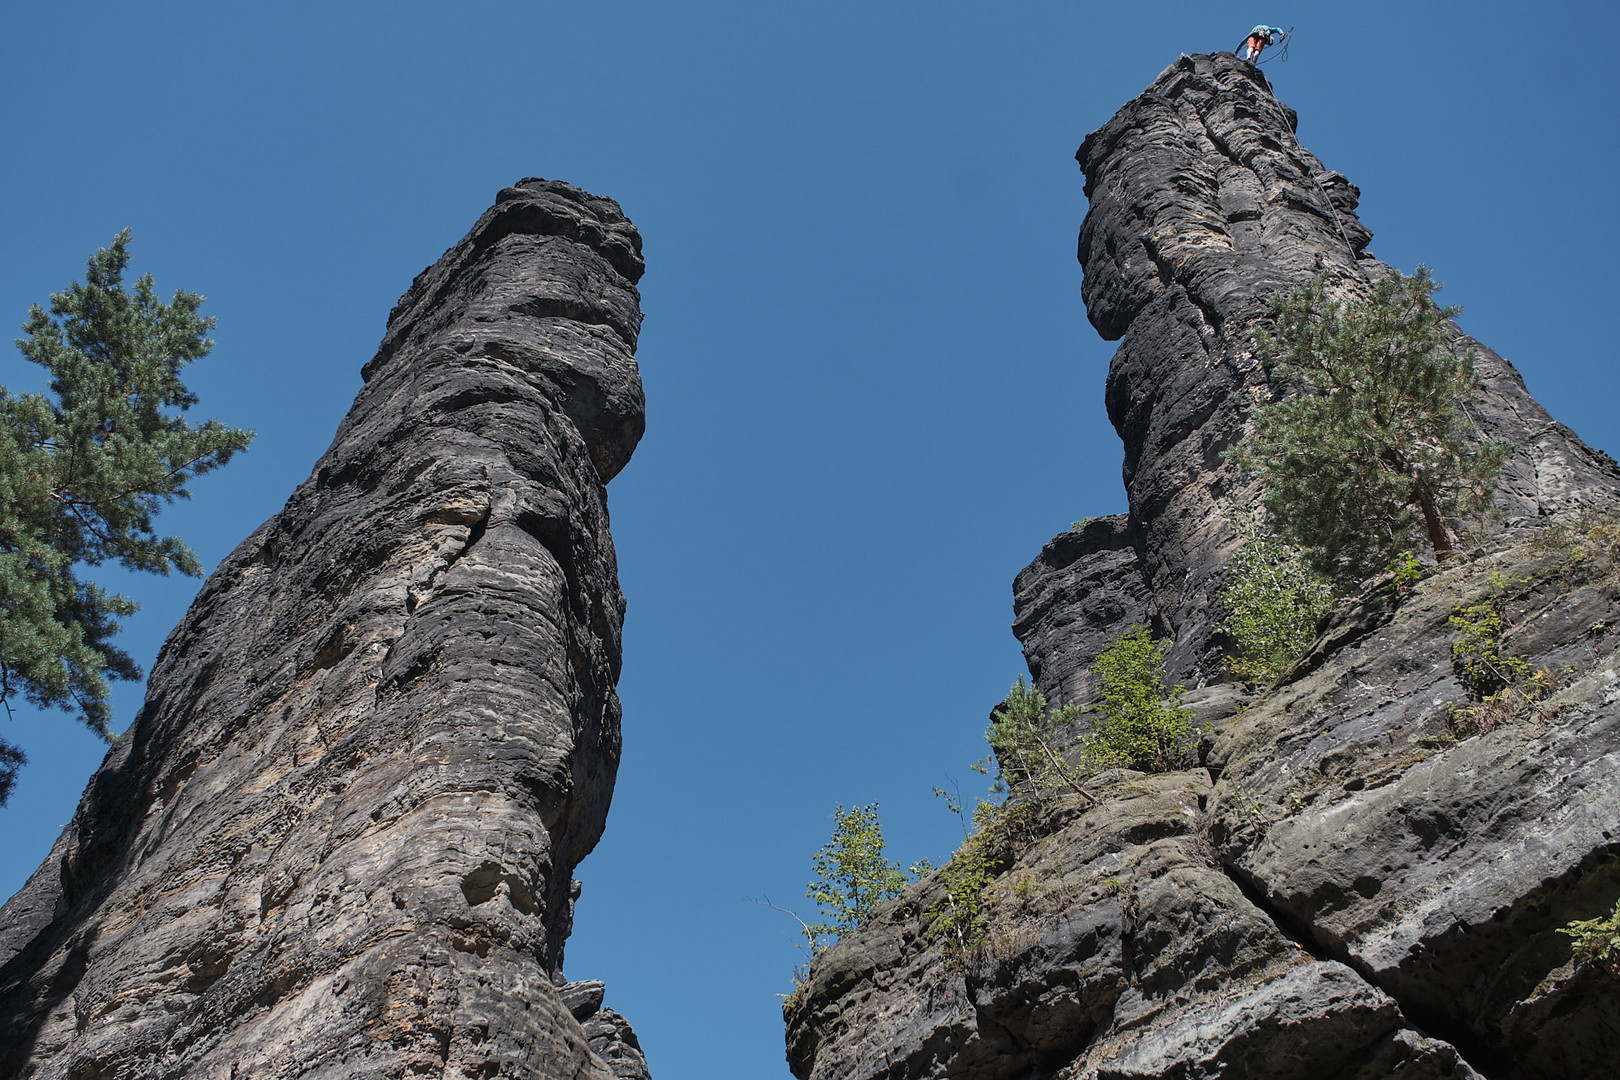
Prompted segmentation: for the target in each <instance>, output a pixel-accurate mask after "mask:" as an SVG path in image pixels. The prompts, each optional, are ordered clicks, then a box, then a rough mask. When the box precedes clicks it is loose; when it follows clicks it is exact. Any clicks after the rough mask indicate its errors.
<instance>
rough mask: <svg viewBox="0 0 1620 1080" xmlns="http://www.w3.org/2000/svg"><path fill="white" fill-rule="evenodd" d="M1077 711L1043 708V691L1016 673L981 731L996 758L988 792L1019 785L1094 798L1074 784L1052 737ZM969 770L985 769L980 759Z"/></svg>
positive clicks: (1075, 707) (1069, 707)
mask: <svg viewBox="0 0 1620 1080" xmlns="http://www.w3.org/2000/svg"><path fill="white" fill-rule="evenodd" d="M1083 712H1084V710H1083V709H1082V708H1081V707H1080V706H1079V705H1075V704H1069V705H1065V706H1063V707H1062V708H1061V709H1056V710H1054V709H1049V708H1047V705H1046V695H1045V694H1043V693H1041V692H1040V691H1039V690H1037V689H1035V687H1033V686H1030V685H1029V684H1028V683H1027V682H1025V681H1024V677H1023V676H1022V675H1020V676H1019V677H1018V680H1017V681H1016V682H1014V683H1013V685H1012V689H1011V690H1009V691H1007V697H1006V698H1005V700H1003V701H1002V703H1001V704H1000V705H998V706H997V707H996V709H995V711H994V712H992V713H991V714H990V727H989V728H988V729H986V731H985V733H984V738H985V741H986V742H988V743H989V744H990V749H991V750H992V751H993V752H994V754H995V761H996V775H995V778H994V780H993V782H992V785H991V791H993V792H998V793H1000V792H1006V793H1007V794H1009V795H1010V794H1012V793H1013V792H1014V791H1015V790H1018V789H1020V788H1022V789H1024V790H1025V791H1027V792H1028V793H1029V794H1034V795H1044V794H1048V793H1050V792H1052V791H1055V790H1057V789H1058V788H1064V787H1066V788H1068V789H1069V790H1070V791H1073V792H1075V793H1076V794H1079V795H1082V796H1084V797H1085V798H1087V799H1088V800H1091V801H1095V800H1094V799H1092V796H1091V795H1089V794H1088V793H1087V792H1086V791H1085V790H1084V789H1083V788H1082V787H1081V786H1080V778H1079V777H1078V776H1076V775H1075V772H1074V770H1073V769H1072V768H1071V767H1070V766H1069V765H1068V763H1067V762H1065V761H1064V760H1063V757H1062V755H1061V754H1059V753H1058V751H1057V748H1056V747H1055V746H1054V745H1053V741H1052V739H1053V734H1054V732H1055V731H1056V729H1057V728H1058V727H1059V726H1061V725H1063V724H1067V723H1070V722H1072V721H1074V720H1076V719H1078V718H1079V716H1080V715H1081V714H1082V713H1083ZM974 768H976V769H977V770H978V771H980V772H987V771H988V766H987V765H986V764H985V763H980V764H979V765H976V766H974ZM935 790H936V791H938V789H935Z"/></svg>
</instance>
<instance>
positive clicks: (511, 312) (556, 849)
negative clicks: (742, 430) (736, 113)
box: [0, 180, 646, 1080]
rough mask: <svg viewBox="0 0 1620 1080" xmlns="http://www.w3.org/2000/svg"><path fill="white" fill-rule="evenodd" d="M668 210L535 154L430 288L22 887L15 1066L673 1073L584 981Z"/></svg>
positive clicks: (4, 937)
mask: <svg viewBox="0 0 1620 1080" xmlns="http://www.w3.org/2000/svg"><path fill="white" fill-rule="evenodd" d="M641 273H642V258H641V240H640V237H639V235H638V234H637V232H636V230H635V228H634V226H632V225H631V223H630V222H629V221H628V220H627V219H626V218H625V216H624V214H623V213H622V212H621V211H620V209H619V207H618V206H617V205H616V204H615V203H613V202H612V201H611V200H608V199H603V198H598V197H595V196H592V195H589V194H586V193H585V192H583V191H580V190H579V189H577V188H574V187H571V186H570V185H567V184H562V183H557V182H550V181H544V180H525V181H522V182H520V183H519V184H517V185H516V186H514V187H510V188H507V189H505V190H503V191H502V192H501V193H500V195H499V197H498V199H497V201H496V203H495V205H494V207H492V208H491V209H490V210H489V211H488V212H487V213H485V214H484V215H483V217H482V218H480V219H479V221H478V223H477V224H476V225H475V226H474V227H473V229H472V231H471V232H469V233H468V234H467V236H466V237H465V238H464V239H463V240H461V242H460V243H458V244H457V245H456V246H455V247H453V248H451V249H450V250H449V251H448V252H446V254H445V255H444V257H443V258H441V259H440V260H439V261H438V262H437V263H435V264H434V265H433V266H432V267H430V268H429V269H428V270H426V271H424V272H423V273H422V274H421V275H420V276H419V277H418V278H417V279H416V281H415V282H414V283H413V284H412V286H411V288H410V290H409V291H408V292H407V293H406V294H405V296H404V297H403V298H402V299H401V300H400V302H399V304H398V305H397V306H396V307H395V309H394V311H393V313H392V314H391V315H390V317H389V321H388V329H387V332H386V335H385V336H384V338H383V342H382V345H381V347H380V348H379V350H378V352H377V355H376V356H375V357H374V358H373V359H372V360H371V361H370V362H369V363H368V364H366V366H365V369H364V376H365V380H366V382H365V386H364V388H363V389H362V390H361V391H360V394H359V396H358V397H357V398H356V400H355V403H354V407H353V409H352V410H351V411H350V413H349V415H348V417H347V418H346V419H345V420H344V421H343V424H342V426H341V427H340V428H339V430H338V433H337V436H336V438H335V439H334V441H333V443H332V446H331V448H330V449H329V450H328V451H327V452H326V454H325V456H323V457H322V458H321V459H320V461H319V462H318V463H317V464H316V466H315V469H314V472H313V475H312V476H311V477H310V479H309V480H308V481H306V482H305V483H304V484H302V485H301V486H300V487H299V488H298V489H297V491H295V492H294V493H293V495H292V497H291V498H290V499H289V500H288V502H287V505H286V507H285V509H283V510H282V511H281V513H280V514H278V515H277V516H276V517H274V518H272V519H271V520H270V521H269V522H267V523H265V524H264V525H263V526H261V527H260V528H259V529H258V530H257V531H256V532H254V533H253V535H252V536H250V537H249V538H248V539H247V540H245V541H244V542H243V543H242V544H241V545H240V546H239V547H238V548H237V549H236V551H235V552H234V553H232V554H231V556H230V557H229V558H227V559H226V560H225V561H224V562H223V563H222V564H221V565H220V566H219V568H218V569H217V570H216V571H215V572H214V573H213V575H212V576H210V577H209V579H208V581H207V582H206V583H205V584H204V586H203V588H202V591H201V592H200V594H199V595H198V597H197V600H196V602H195V603H194V604H193V605H192V607H191V610H190V611H189V612H188V613H187V615H186V616H185V618H184V619H183V620H182V621H181V623H180V625H179V626H177V627H176V628H175V630H174V632H173V633H172V634H171V635H170V637H169V639H168V641H167V643H166V644H165V645H164V648H163V651H162V653H161V654H160V656H159V658H158V661H157V663H156V665H155V666H154V668H153V671H152V675H151V679H150V683H149V691H148V695H147V699H146V704H145V706H144V707H143V708H142V710H141V711H140V714H139V715H138V717H137V718H136V720H135V722H134V723H133V725H132V726H131V728H130V730H129V732H128V734H127V736H126V737H124V738H122V739H121V740H120V741H119V742H118V744H117V745H116V746H115V747H114V749H113V750H112V752H111V753H109V755H108V757H107V760H106V762H105V763H104V764H103V766H102V768H101V769H100V771H99V772H97V773H96V775H95V776H94V777H93V778H92V780H91V782H90V785H89V788H88V789H87V790H86V792H85V795H84V798H83V801H82V802H81V803H80V806H79V809H78V812H77V814H76V815H75V816H74V819H73V821H72V823H71V824H70V825H69V826H68V828H67V829H66V830H65V831H64V832H63V834H62V837H61V839H60V840H59V841H58V842H57V844H56V846H55V847H54V848H53V849H52V851H51V854H50V856H49V857H48V858H47V859H46V860H45V862H44V864H43V865H42V866H41V867H40V868H39V870H38V871H36V872H35V873H34V875H33V876H32V877H31V878H30V879H29V881H28V883H27V884H26V885H25V886H24V888H23V889H22V890H21V891H20V892H18V893H17V895H16V896H15V897H13V898H12V899H11V901H10V902H9V903H8V904H6V906H5V908H4V909H3V910H0V1027H3V1029H4V1030H5V1032H6V1034H7V1038H6V1039H5V1040H4V1044H3V1045H0V1074H3V1075H7V1076H25V1077H76V1078H77V1077H113V1076H117V1077H120V1078H126V1080H129V1078H137V1077H139V1078H157V1077H237V1076H240V1077H250V1076H251V1077H255V1078H259V1077H293V1076H301V1077H312V1076H323V1077H401V1076H408V1075H418V1074H422V1075H426V1074H432V1075H436V1076H437V1075H444V1076H469V1077H470V1076H485V1077H491V1076H511V1077H537V1078H538V1077H546V1078H551V1077H570V1078H573V1077H580V1078H585V1077H590V1078H596V1080H608V1078H609V1077H614V1076H617V1077H622V1078H630V1077H645V1076H646V1068H645V1063H644V1062H643V1061H642V1059H641V1054H640V1051H639V1048H638V1047H637V1044H636V1040H635V1036H634V1034H633V1033H632V1032H630V1030H629V1027H628V1025H626V1024H625V1023H624V1021H623V1020H622V1018H620V1017H618V1015H617V1014H616V1013H613V1012H612V1010H610V1009H604V1008H603V1007H602V997H603V995H602V988H601V985H600V984H599V983H577V982H576V983H568V982H567V981H566V980H565V978H564V976H563V948H564V944H565V942H566V941H567V938H568V934H569V930H570V925H571V922H572V913H573V905H574V901H575V899H576V898H577V897H578V887H577V883H576V882H575V881H574V879H573V875H572V872H573V869H574V867H575V865H576V864H578V862H579V861H580V860H581V859H583V858H584V857H585V855H586V854H587V853H589V852H590V850H591V849H592V847H593V846H594V845H595V844H596V842H597V840H598V839H599V838H600V837H601V835H602V830H603V825H604V822H605V819H606V815H607V810H608V803H609V800H610V798H611V796H612V791H613V781H614V775H615V772H616V769H617V765H618V760H619V702H618V698H617V695H616V692H615V689H614V687H615V684H616V682H617V679H618V674H619V662H620V628H621V625H622V621H623V615H624V597H623V596H622V594H621V593H620V591H619V586H618V575H617V569H616V565H615V562H614V553H613V546H612V541H611V538H610V536H609V533H608V514H607V504H606V492H605V489H604V485H605V484H606V483H607V482H608V481H609V480H610V479H612V478H613V476H614V475H615V474H616V473H617V472H618V471H619V470H620V469H622V468H623V467H624V465H625V463H626V462H627V461H628V460H629V458H630V454H631V452H632V451H633V450H634V448H635V445H636V442H637V440H638V439H639V438H640V436H641V432H642V428H643V400H642V391H641V383H640V377H639V374H638V372H637V369H636V363H635V359H634V348H635V342H636V335H637V332H638V330H639V326H640V322H641V312H640V308H639V296H638V294H637V292H636V288H635V283H636V281H637V280H638V279H639V278H640V276H641Z"/></svg>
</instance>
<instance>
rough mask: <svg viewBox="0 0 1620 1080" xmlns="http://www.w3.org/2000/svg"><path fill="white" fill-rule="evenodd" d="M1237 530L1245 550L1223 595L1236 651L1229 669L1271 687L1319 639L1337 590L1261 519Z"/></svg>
mask: <svg viewBox="0 0 1620 1080" xmlns="http://www.w3.org/2000/svg"><path fill="white" fill-rule="evenodd" d="M1237 529H1238V536H1239V538H1240V540H1241V545H1240V546H1239V547H1238V549H1237V553H1236V554H1234V555H1233V556H1232V561H1231V563H1229V564H1228V565H1227V582H1226V586H1225V588H1223V589H1222V590H1221V592H1220V602H1221V605H1222V606H1223V607H1225V608H1226V610H1227V612H1228V614H1227V619H1226V623H1225V625H1224V626H1222V627H1221V629H1223V630H1224V631H1226V633H1227V634H1228V635H1230V636H1231V638H1232V642H1233V644H1234V645H1235V646H1236V648H1237V652H1236V654H1235V655H1233V656H1229V657H1227V660H1226V664H1227V667H1228V668H1230V669H1231V670H1232V672H1233V673H1234V674H1236V675H1238V676H1240V677H1242V678H1244V679H1247V680H1249V681H1251V682H1258V683H1269V682H1272V681H1273V680H1275V679H1276V678H1277V677H1278V676H1279V675H1281V674H1282V673H1283V672H1284V671H1286V670H1287V669H1288V666H1289V665H1290V664H1292V663H1293V662H1294V660H1295V659H1296V658H1297V657H1298V656H1299V655H1300V653H1302V652H1304V651H1305V649H1306V648H1307V647H1309V645H1310V643H1311V642H1312V641H1313V640H1314V639H1315V637H1316V624H1317V623H1318V622H1319V621H1321V618H1322V616H1323V615H1325V614H1327V612H1328V611H1329V609H1331V608H1332V607H1333V586H1332V585H1330V584H1329V583H1328V582H1327V580H1326V579H1325V578H1323V577H1322V576H1321V575H1319V574H1317V573H1316V572H1315V571H1314V570H1312V569H1311V568H1310V566H1309V565H1307V564H1306V562H1305V555H1304V552H1302V551H1301V550H1300V549H1299V548H1297V547H1295V546H1294V545H1292V544H1290V543H1288V542H1287V541H1286V540H1284V539H1282V537H1280V536H1278V535H1277V534H1276V533H1274V532H1272V531H1271V530H1270V529H1268V528H1267V527H1266V526H1265V523H1264V522H1263V521H1261V520H1260V518H1259V516H1258V515H1253V516H1247V517H1244V518H1240V519H1239V521H1238V526H1237Z"/></svg>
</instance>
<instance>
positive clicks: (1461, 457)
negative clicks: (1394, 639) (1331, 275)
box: [1229, 266, 1512, 578]
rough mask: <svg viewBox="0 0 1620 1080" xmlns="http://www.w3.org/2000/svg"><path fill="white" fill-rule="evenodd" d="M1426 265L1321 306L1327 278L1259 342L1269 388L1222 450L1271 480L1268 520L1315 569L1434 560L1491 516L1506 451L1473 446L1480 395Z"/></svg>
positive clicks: (1283, 299)
mask: <svg viewBox="0 0 1620 1080" xmlns="http://www.w3.org/2000/svg"><path fill="white" fill-rule="evenodd" d="M1439 288H1440V286H1439V285H1438V284H1436V283H1435V281H1434V280H1433V279H1432V278H1431V277H1430V276H1429V271H1428V269H1427V268H1426V267H1422V266H1420V267H1418V270H1417V273H1416V274H1414V275H1412V276H1411V277H1407V276H1405V275H1403V274H1399V273H1392V274H1389V275H1388V276H1386V277H1384V278H1383V279H1381V280H1380V281H1378V282H1377V283H1376V284H1375V285H1374V287H1373V292H1372V296H1371V297H1370V298H1369V299H1368V300H1366V301H1360V302H1344V301H1339V300H1334V299H1331V298H1330V297H1329V296H1328V290H1327V282H1326V279H1325V277H1324V276H1322V275H1320V274H1319V275H1317V276H1316V277H1315V278H1313V279H1312V280H1311V281H1310V282H1309V283H1307V284H1306V285H1304V286H1302V287H1300V288H1298V289H1295V290H1294V291H1292V292H1288V293H1285V294H1281V295H1279V296H1277V297H1274V298H1273V300H1272V302H1271V306H1270V312H1271V316H1272V319H1273V320H1274V322H1275V326H1276V329H1275V331H1274V332H1272V333H1264V332H1262V333H1259V334H1257V335H1256V340H1257V344H1258V349H1257V351H1258V353H1259V355H1260V358H1261V360H1262V362H1263V363H1265V365H1266V367H1267V370H1268V372H1269V373H1270V375H1271V380H1272V385H1273V386H1274V387H1278V388H1281V389H1283V390H1285V391H1287V392H1288V396H1286V397H1284V398H1283V399H1282V400H1279V401H1275V402H1272V403H1271V404H1268V405H1265V406H1262V407H1261V408H1260V409H1259V410H1258V411H1257V412H1256V413H1255V416H1254V430H1253V433H1252V434H1251V435H1250V436H1249V437H1248V438H1246V439H1245V440H1244V441H1243V442H1242V443H1240V444H1239V445H1238V446H1237V447H1235V448H1234V449H1233V450H1232V451H1230V452H1229V454H1230V456H1231V458H1232V459H1233V460H1234V461H1235V462H1237V463H1238V465H1239V466H1241V467H1243V468H1245V469H1248V470H1251V471H1253V472H1255V473H1258V474H1259V475H1260V477H1261V478H1262V479H1263V480H1264V481H1265V484H1266V488H1267V492H1266V498H1265V502H1266V509H1267V510H1268V511H1269V512H1270V515H1271V520H1272V521H1273V522H1274V523H1275V525H1276V528H1277V530H1278V532H1279V533H1280V534H1282V535H1283V537H1284V538H1285V539H1287V540H1289V541H1291V542H1293V543H1296V544H1298V545H1299V546H1300V547H1302V548H1304V549H1305V550H1306V551H1307V553H1308V554H1309V556H1310V558H1311V562H1312V564H1313V565H1315V566H1316V567H1317V568H1318V569H1319V570H1321V571H1323V572H1324V573H1328V574H1330V575H1333V576H1335V577H1339V578H1358V577H1361V576H1363V575H1365V574H1366V573H1368V572H1369V571H1371V570H1376V569H1378V568H1380V567H1382V566H1383V565H1384V564H1385V563H1387V562H1388V561H1389V560H1390V559H1391V558H1392V557H1394V555H1395V554H1396V553H1397V552H1399V551H1401V550H1402V549H1404V548H1410V547H1411V546H1412V545H1413V540H1414V537H1415V536H1416V535H1418V534H1419V532H1420V531H1421V534H1422V535H1423V536H1424V537H1425V538H1426V539H1427V540H1428V543H1429V546H1430V548H1431V549H1432V550H1433V551H1434V553H1435V556H1436V557H1437V558H1442V559H1443V558H1445V557H1446V556H1448V555H1449V554H1451V553H1452V551H1453V550H1454V547H1455V544H1454V537H1455V535H1456V526H1455V523H1456V522H1458V521H1459V520H1461V519H1465V518H1469V517H1473V516H1477V515H1479V514H1481V513H1482V512H1484V511H1485V510H1486V509H1488V508H1489V506H1490V504H1491V492H1492V488H1493V485H1494V482H1495V478H1496V474H1497V473H1498V472H1499V471H1500V470H1501V467H1502V462H1503V460H1504V459H1505V458H1506V457H1507V454H1508V453H1509V452H1510V451H1511V450H1512V447H1511V446H1509V445H1508V444H1506V443H1500V442H1486V441H1484V440H1483V439H1482V438H1476V439H1475V440H1473V441H1470V438H1469V436H1470V434H1477V433H1476V432H1474V429H1473V425H1472V423H1471V422H1470V421H1469V420H1468V418H1467V415H1466V411H1465V404H1466V402H1467V400H1468V399H1469V398H1470V397H1471V396H1473V395H1474V394H1475V393H1476V391H1477V390H1478V385H1479V381H1478V377H1477V376H1476V374H1475V371H1474V357H1473V354H1472V353H1471V352H1463V353H1460V354H1459V353H1458V352H1457V351H1456V350H1455V348H1454V346H1453V333H1452V331H1451V329H1450V327H1449V326H1448V323H1447V321H1448V320H1449V319H1451V318H1452V317H1453V316H1455V315H1456V314H1458V313H1459V312H1460V311H1461V309H1460V308H1455V307H1446V308H1442V307H1437V306H1436V305H1435V303H1434V300H1433V294H1434V293H1435V291H1436V290H1438V289H1439Z"/></svg>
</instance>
